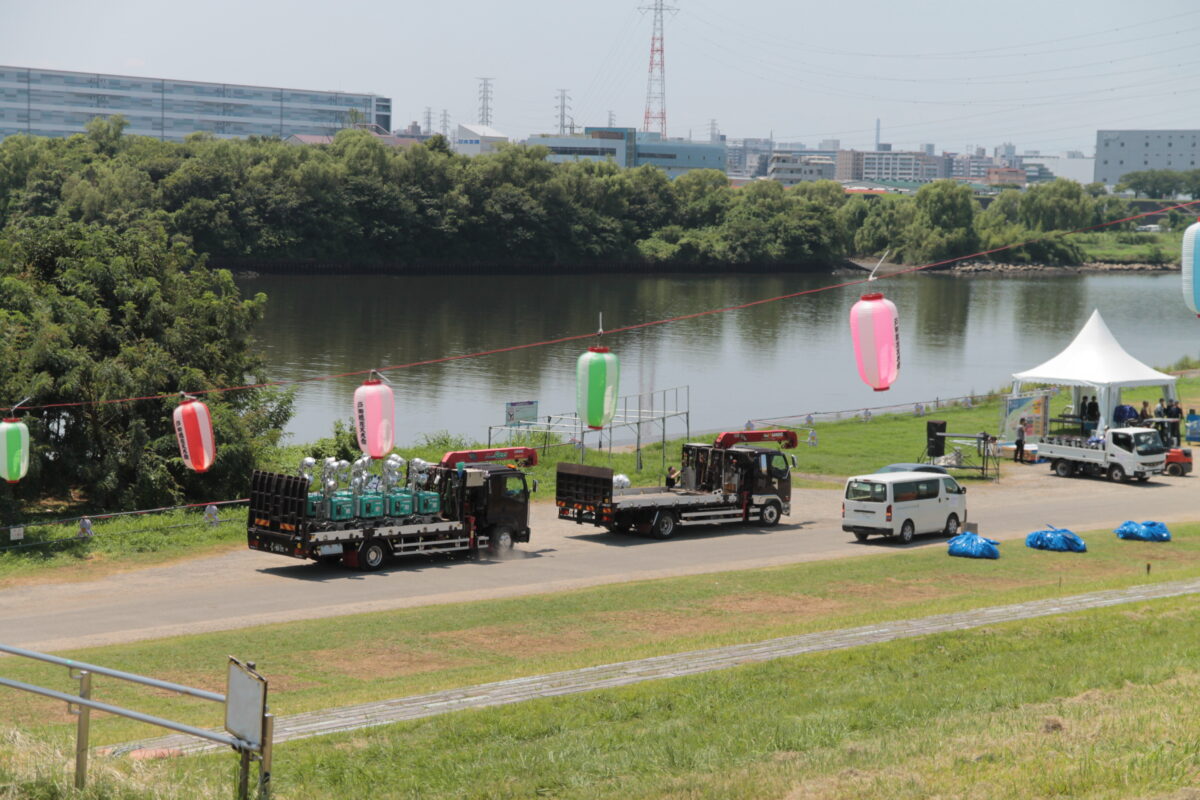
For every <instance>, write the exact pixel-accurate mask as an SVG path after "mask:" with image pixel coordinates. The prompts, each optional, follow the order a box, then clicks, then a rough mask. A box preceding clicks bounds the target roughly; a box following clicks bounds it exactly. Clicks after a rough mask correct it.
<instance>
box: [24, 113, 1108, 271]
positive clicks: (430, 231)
mask: <svg viewBox="0 0 1200 800" xmlns="http://www.w3.org/2000/svg"><path fill="white" fill-rule="evenodd" d="M124 127H125V122H124V120H123V119H122V118H120V117H119V116H114V117H110V118H107V119H103V118H97V119H95V120H93V121H92V123H91V125H89V128H88V132H87V134H85V135H77V136H73V137H70V138H66V139H46V138H36V137H26V136H13V137H9V138H8V139H6V140H4V141H3V142H2V143H0V225H18V226H19V225H22V224H24V221H26V220H29V219H34V218H40V217H53V218H57V219H62V220H69V221H74V222H80V223H86V224H95V225H102V226H109V227H113V228H115V229H118V230H124V229H128V228H129V227H130V226H132V225H135V224H153V225H158V226H161V228H162V229H163V230H164V231H165V232H166V233H167V235H168V236H170V237H178V238H180V239H181V240H183V241H186V242H188V243H189V244H190V245H191V247H192V248H194V249H195V250H196V251H197V252H200V253H203V254H206V255H207V256H208V257H209V259H210V261H211V263H213V264H216V265H221V266H225V265H231V266H240V265H254V264H259V265H267V266H269V265H272V264H275V265H287V264H300V263H318V264H323V265H328V266H329V267H330V268H335V269H346V270H354V269H360V268H365V269H375V268H378V269H387V268H389V267H392V268H400V267H403V268H407V269H420V268H423V267H424V268H428V269H439V270H440V269H446V268H453V267H457V266H474V267H477V268H484V269H487V268H494V269H497V270H503V269H505V268H510V267H522V266H528V265H537V266H539V267H543V268H547V269H550V270H552V269H553V268H554V267H556V266H558V267H563V268H566V267H572V268H578V267H585V268H586V267H590V266H596V267H602V266H605V265H618V264H620V265H633V266H635V267H638V266H640V267H644V268H645V269H646V270H653V269H654V268H656V267H660V268H661V267H665V266H669V265H684V266H686V265H707V266H710V267H729V268H732V269H738V268H740V267H744V268H748V267H751V266H760V267H776V268H807V269H826V268H829V267H832V266H835V265H837V264H839V263H840V262H841V261H842V260H843V259H844V258H846V257H847V256H854V255H862V256H869V255H872V254H877V253H882V252H883V251H884V250H890V251H891V252H892V254H893V255H894V256H897V257H899V258H901V259H903V260H906V261H909V262H920V261H927V260H937V259H943V258H951V257H955V256H962V255H965V254H968V253H970V252H973V251H974V250H976V249H988V248H992V247H999V246H1003V245H1006V244H1011V243H1013V242H1019V241H1025V240H1027V239H1030V238H1037V237H1038V236H1040V235H1042V234H1045V233H1047V232H1049V231H1054V230H1069V229H1072V228H1075V227H1084V226H1086V225H1091V224H1095V223H1098V222H1102V221H1106V220H1107V219H1113V218H1116V217H1117V216H1119V215H1121V214H1123V213H1124V211H1125V209H1124V204H1123V203H1122V201H1120V200H1119V199H1117V198H1113V197H1109V196H1102V197H1096V196H1093V193H1092V192H1088V191H1085V190H1084V188H1083V187H1081V186H1079V185H1078V184H1076V183H1073V182H1069V181H1063V180H1059V181H1055V182H1053V183H1050V184H1046V185H1042V186H1037V187H1034V188H1032V189H1030V190H1029V191H1026V192H1016V191H1008V192H1003V193H1001V194H1000V196H999V197H998V198H996V200H995V201H994V202H993V203H992V204H991V205H990V206H989V207H988V208H987V209H986V210H982V209H981V208H980V205H979V204H978V202H977V201H976V200H975V199H974V198H973V197H972V194H971V191H970V189H969V188H968V187H966V186H963V185H961V184H958V183H956V182H953V181H938V182H935V183H931V184H928V185H926V186H925V187H923V188H922V189H921V190H920V191H918V192H917V193H916V194H915V195H914V196H911V197H910V196H883V197H879V198H875V197H869V198H868V197H851V196H847V195H846V193H845V192H844V191H843V190H842V188H841V186H840V185H839V184H837V183H834V182H829V181H825V182H816V183H806V184H801V185H799V186H796V187H794V188H791V189H784V188H783V187H782V186H781V185H780V184H778V183H775V182H773V181H756V182H753V183H751V184H749V185H748V186H746V187H744V188H739V189H735V188H732V187H730V185H729V182H728V180H727V179H726V177H725V175H724V174H723V173H721V172H719V171H716V170H697V171H692V172H689V173H686V174H684V175H683V176H681V177H679V178H676V179H675V180H669V179H668V178H667V177H666V176H665V175H664V173H663V172H662V171H661V170H659V169H657V168H655V167H652V166H644V167H639V168H636V169H621V168H619V167H617V166H616V165H614V164H612V163H608V162H590V161H585V162H574V163H566V164H556V163H552V162H550V161H548V160H547V157H548V155H549V153H548V151H547V150H546V149H545V148H541V147H537V146H531V147H524V146H510V147H505V148H503V149H501V150H500V152H497V153H495V154H489V155H485V156H480V157H476V158H467V157H464V156H460V155H457V154H455V153H453V152H451V151H450V149H449V147H447V145H446V142H445V140H444V139H442V138H441V137H437V136H435V137H433V138H432V139H430V140H429V141H428V142H426V143H424V144H421V145H417V146H414V147H411V148H408V149H405V150H397V149H394V148H390V147H388V146H386V145H384V144H383V143H381V142H380V141H379V140H378V139H377V138H376V137H374V136H372V135H371V134H369V133H368V132H366V131H362V130H353V129H352V130H343V131H340V132H339V133H338V134H337V135H336V136H335V137H334V139H333V141H332V143H330V144H329V145H325V146H318V147H310V146H299V145H292V144H288V143H286V142H283V141H279V140H277V139H268V138H254V137H251V138H249V139H216V138H214V137H212V136H210V135H207V134H202V133H198V134H193V135H192V136H191V137H189V138H188V139H187V140H186V141H184V142H164V141H160V140H157V139H153V138H148V137H141V136H127V135H125V134H124V133H123V129H124ZM1079 257H1080V254H1079V252H1078V249H1077V248H1074V247H1072V246H1071V245H1070V243H1069V242H1066V243H1061V242H1058V243H1053V244H1050V245H1044V246H1032V247H1030V248H1023V249H1020V250H1018V251H1016V252H1014V253H1007V254H1005V256H1004V258H1005V259H1006V260H1014V259H1016V260H1020V259H1034V260H1040V261H1045V262H1048V263H1073V262H1076V261H1078V260H1079Z"/></svg>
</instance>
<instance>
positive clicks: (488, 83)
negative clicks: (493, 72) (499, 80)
mask: <svg viewBox="0 0 1200 800" xmlns="http://www.w3.org/2000/svg"><path fill="white" fill-rule="evenodd" d="M479 124H480V125H487V126H489V127H490V126H491V124H492V79H491V78H480V79H479Z"/></svg>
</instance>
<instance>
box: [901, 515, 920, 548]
mask: <svg viewBox="0 0 1200 800" xmlns="http://www.w3.org/2000/svg"><path fill="white" fill-rule="evenodd" d="M916 532H917V530H916V528H914V527H913V523H912V520H911V519H906V520H904V524H903V525H901V526H900V542H901V543H902V544H909V543H911V542H912V540H913V534H914V533H916Z"/></svg>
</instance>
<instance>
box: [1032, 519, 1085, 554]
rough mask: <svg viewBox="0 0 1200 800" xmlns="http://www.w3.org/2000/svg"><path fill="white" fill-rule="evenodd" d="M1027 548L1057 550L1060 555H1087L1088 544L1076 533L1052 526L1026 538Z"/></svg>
mask: <svg viewBox="0 0 1200 800" xmlns="http://www.w3.org/2000/svg"><path fill="white" fill-rule="evenodd" d="M1025 546H1026V547H1032V548H1033V549H1034V550H1056V551H1058V552H1060V553H1086V552H1087V544H1086V543H1085V542H1084V541H1083V539H1080V538H1079V535H1078V534H1076V533H1075V532H1074V531H1069V530H1067V529H1066V528H1055V527H1054V526H1053V525H1052V526H1050V529H1049V530H1045V531H1034V532H1033V533H1031V534H1029V535H1028V536H1026V537H1025Z"/></svg>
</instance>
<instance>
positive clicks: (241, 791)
mask: <svg viewBox="0 0 1200 800" xmlns="http://www.w3.org/2000/svg"><path fill="white" fill-rule="evenodd" d="M237 800H250V751H249V750H239V751H238V782H237Z"/></svg>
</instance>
